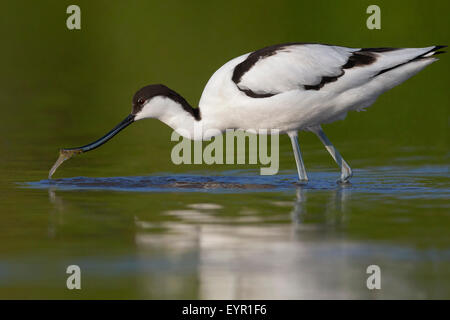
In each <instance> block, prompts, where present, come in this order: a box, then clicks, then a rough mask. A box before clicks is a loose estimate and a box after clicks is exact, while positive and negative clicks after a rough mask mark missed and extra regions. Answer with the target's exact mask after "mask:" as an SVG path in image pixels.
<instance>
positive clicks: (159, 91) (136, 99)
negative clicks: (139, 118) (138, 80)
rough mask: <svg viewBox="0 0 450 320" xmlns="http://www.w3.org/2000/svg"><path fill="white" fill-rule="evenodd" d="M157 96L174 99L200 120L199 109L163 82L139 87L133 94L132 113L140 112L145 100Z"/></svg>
mask: <svg viewBox="0 0 450 320" xmlns="http://www.w3.org/2000/svg"><path fill="white" fill-rule="evenodd" d="M156 96H162V97H166V98H169V99H172V100H173V101H175V102H177V103H179V104H180V105H181V106H182V107H183V109H184V110H186V111H187V112H189V113H190V114H192V116H193V117H194V118H195V119H196V120H200V112H199V109H194V108H192V107H191V105H190V104H189V103H188V102H187V101H186V100H185V99H184V98H183V97H182V96H180V95H179V94H178V93H176V92H175V91H173V90H172V89H170V88H168V87H166V86H165V85H163V84H150V85H148V86H145V87H143V88H141V89H139V90H138V91H137V92H136V93H135V94H134V96H133V111H132V112H131V114H133V115H136V114H138V113H139V112H140V111H141V110H142V108H143V107H144V104H145V102H146V101H147V100H149V99H151V98H153V97H156Z"/></svg>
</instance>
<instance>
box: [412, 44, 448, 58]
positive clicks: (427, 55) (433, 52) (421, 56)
mask: <svg viewBox="0 0 450 320" xmlns="http://www.w3.org/2000/svg"><path fill="white" fill-rule="evenodd" d="M446 47H447V46H434V48H433V49H431V50H430V51H428V52H426V53H425V54H421V55H420V56H418V57H417V58H416V59H420V58H428V57H432V56H435V55H437V54H441V53H445V52H446V51H438V50H439V49H442V48H446Z"/></svg>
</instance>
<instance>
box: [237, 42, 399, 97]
mask: <svg viewBox="0 0 450 320" xmlns="http://www.w3.org/2000/svg"><path fill="white" fill-rule="evenodd" d="M304 44H310V43H302V42H292V43H284V44H277V45H273V46H269V47H265V48H262V49H259V50H257V51H254V52H252V53H251V54H250V55H249V56H248V57H247V59H245V60H244V61H243V62H241V63H239V64H238V65H237V66H236V67H235V68H234V70H233V76H232V78H231V79H232V80H233V82H234V83H235V84H236V86H237V87H238V89H239V90H240V91H242V92H244V93H245V94H246V95H247V96H249V97H251V98H267V97H272V96H274V95H276V94H278V93H272V92H263V93H260V92H258V93H257V92H254V91H252V90H250V89H243V88H240V87H239V82H240V81H241V79H242V77H243V75H244V74H245V73H247V72H248V71H249V70H250V69H251V68H252V67H253V66H254V65H255V64H256V63H257V62H258V61H259V60H261V59H265V58H267V57H270V56H273V55H275V54H276V53H277V52H279V51H281V50H283V49H285V48H286V47H289V46H292V45H304ZM394 50H398V48H362V49H360V50H358V51H355V52H353V53H352V55H351V56H350V57H349V58H348V60H347V62H346V63H345V64H344V65H343V66H341V73H340V74H339V75H337V76H331V77H329V76H323V77H322V78H321V80H320V82H319V83H316V84H305V85H303V87H304V89H305V90H320V89H321V88H323V87H324V86H325V85H326V84H327V83H331V82H335V81H337V80H338V79H339V78H340V77H342V76H343V75H344V74H345V69H351V68H355V67H361V66H367V65H370V64H372V63H374V62H375V61H376V59H377V57H376V53H377V52H387V51H394Z"/></svg>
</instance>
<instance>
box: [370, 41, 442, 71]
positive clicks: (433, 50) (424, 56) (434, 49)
mask: <svg viewBox="0 0 450 320" xmlns="http://www.w3.org/2000/svg"><path fill="white" fill-rule="evenodd" d="M445 47H447V46H434V47H432V48H431V49H430V50H428V51H426V52H424V53H421V54H420V55H418V56H416V57H414V58H412V59H410V60H407V61H405V62H402V63H399V64H397V65H394V66H392V67H390V68H386V69H383V70H380V71H379V72H378V73H377V74H375V77H376V76H379V75H380V74H383V73H385V72H388V71H391V70H393V69H396V68H398V67H401V66H404V65H405V64H408V63H411V62H414V61H418V60H425V59H428V58H431V57H433V56H435V55H437V54H441V53H445V52H446V51H438V50H439V49H442V48H445ZM434 60H436V59H434Z"/></svg>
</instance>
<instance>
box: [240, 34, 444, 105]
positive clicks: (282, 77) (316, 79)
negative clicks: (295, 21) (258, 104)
mask: <svg viewBox="0 0 450 320" xmlns="http://www.w3.org/2000/svg"><path fill="white" fill-rule="evenodd" d="M439 48H440V46H433V47H427V48H405V49H396V48H365V49H360V48H346V47H339V46H330V45H321V44H297V43H293V44H282V45H275V46H271V47H267V48H263V49H260V50H257V51H255V52H253V53H251V54H250V55H248V57H247V58H246V59H245V60H244V61H243V62H241V63H239V64H238V65H237V66H236V67H235V68H234V70H233V76H232V80H233V82H234V83H235V84H236V86H237V87H238V88H239V90H241V91H243V92H244V93H245V94H246V95H248V96H250V97H254V98H263V97H270V96H273V95H276V94H279V93H282V92H286V91H291V90H320V89H322V88H324V89H327V88H334V89H337V88H339V90H345V89H349V88H351V87H354V86H358V85H361V84H363V83H366V82H368V81H370V80H371V79H372V78H373V77H374V76H376V75H378V74H382V73H384V72H387V71H389V70H391V69H393V68H395V67H397V66H400V65H403V64H405V63H408V62H411V61H413V60H414V59H417V58H423V57H428V56H429V55H432V53H435V52H434V51H435V50H437V49H439ZM346 73H347V76H345V77H344V74H346ZM349 74H351V76H349ZM334 82H336V83H335V84H334V85H330V83H334Z"/></svg>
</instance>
